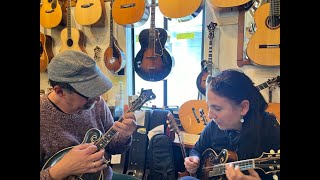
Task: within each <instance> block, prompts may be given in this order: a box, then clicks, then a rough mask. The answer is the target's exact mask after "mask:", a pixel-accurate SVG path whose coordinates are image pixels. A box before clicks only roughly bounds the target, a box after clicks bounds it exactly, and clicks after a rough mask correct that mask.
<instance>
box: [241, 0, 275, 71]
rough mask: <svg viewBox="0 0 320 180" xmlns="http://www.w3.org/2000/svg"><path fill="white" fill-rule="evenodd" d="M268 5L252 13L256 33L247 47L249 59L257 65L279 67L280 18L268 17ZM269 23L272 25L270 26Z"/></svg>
mask: <svg viewBox="0 0 320 180" xmlns="http://www.w3.org/2000/svg"><path fill="white" fill-rule="evenodd" d="M269 11H270V3H265V4H263V5H261V6H260V7H259V8H258V9H257V11H256V12H255V13H254V21H255V23H256V26H257V31H256V32H255V33H254V34H253V35H252V36H251V38H250V39H249V42H248V45H247V55H248V57H249V59H250V60H251V61H252V62H253V63H254V64H257V65H263V66H279V65H280V17H277V16H275V17H274V19H273V20H271V19H270V18H271V17H272V16H269ZM270 22H273V23H274V24H273V25H271V24H270Z"/></svg>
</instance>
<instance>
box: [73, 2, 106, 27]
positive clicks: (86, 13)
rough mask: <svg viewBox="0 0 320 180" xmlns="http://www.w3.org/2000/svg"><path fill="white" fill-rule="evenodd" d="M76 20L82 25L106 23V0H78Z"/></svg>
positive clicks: (75, 10) (75, 13)
mask: <svg viewBox="0 0 320 180" xmlns="http://www.w3.org/2000/svg"><path fill="white" fill-rule="evenodd" d="M74 16H75V20H76V21H77V23H78V24H80V25H83V26H85V25H96V24H99V25H100V24H101V25H104V21H105V17H106V8H105V4H104V0H78V1H77V3H76V7H75V9H74Z"/></svg>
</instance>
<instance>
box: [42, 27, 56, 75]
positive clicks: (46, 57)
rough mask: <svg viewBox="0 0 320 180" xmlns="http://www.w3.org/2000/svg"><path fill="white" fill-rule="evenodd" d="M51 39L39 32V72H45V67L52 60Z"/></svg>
mask: <svg viewBox="0 0 320 180" xmlns="http://www.w3.org/2000/svg"><path fill="white" fill-rule="evenodd" d="M52 43H53V41H52V37H51V36H49V35H46V34H43V33H41V32H40V72H44V71H46V70H47V66H48V64H49V62H50V61H51V59H52V58H53V56H54V55H53V51H52V45H53V44H52Z"/></svg>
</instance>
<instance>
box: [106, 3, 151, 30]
mask: <svg viewBox="0 0 320 180" xmlns="http://www.w3.org/2000/svg"><path fill="white" fill-rule="evenodd" d="M146 3H147V1H146V0H116V1H115V2H114V3H113V5H112V16H113V19H114V21H115V22H116V23H117V24H119V25H123V26H125V27H130V28H134V27H139V26H142V25H143V24H145V23H146V22H147V20H148V18H149V15H150V10H149V8H148V7H147V6H146Z"/></svg>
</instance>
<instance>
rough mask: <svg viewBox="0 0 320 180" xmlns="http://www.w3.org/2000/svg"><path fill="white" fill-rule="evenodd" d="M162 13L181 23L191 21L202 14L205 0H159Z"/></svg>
mask: <svg viewBox="0 0 320 180" xmlns="http://www.w3.org/2000/svg"><path fill="white" fill-rule="evenodd" d="M158 3H159V9H160V11H161V13H162V14H163V15H164V16H165V17H167V18H173V19H177V20H178V21H179V22H185V21H189V20H191V19H193V18H195V17H197V15H198V14H199V13H200V12H201V10H202V9H203V7H204V3H205V0H192V1H190V0H189V1H186V0H174V1H173V0H158Z"/></svg>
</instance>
